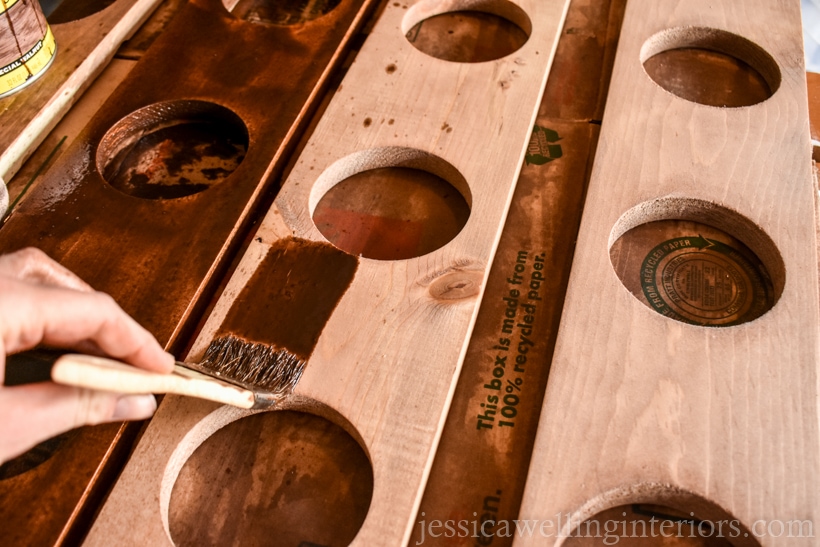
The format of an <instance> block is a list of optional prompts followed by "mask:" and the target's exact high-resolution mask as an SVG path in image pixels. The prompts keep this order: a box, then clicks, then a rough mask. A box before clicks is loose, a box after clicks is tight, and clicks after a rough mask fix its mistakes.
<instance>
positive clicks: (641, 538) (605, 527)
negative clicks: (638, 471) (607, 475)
mask: <svg viewBox="0 0 820 547" xmlns="http://www.w3.org/2000/svg"><path fill="white" fill-rule="evenodd" d="M744 534H745V535H744ZM733 540H734V541H733ZM735 541H737V543H735ZM562 545H564V546H565V547H599V546H603V545H619V546H622V547H657V546H659V545H670V546H674V547H732V546H734V545H738V546H740V545H755V546H759V545H760V544H759V543H758V542H757V541H755V540H754V538H753V537H752V533H751V532H750V531H749V530H748V529H747V528H746V527H745V526H743V525H742V524H741V523H740V522H739V521H738V520H736V519H732V518H730V517H728V516H727V515H720V516H717V517H713V518H709V517H702V516H700V515H699V513H698V512H695V511H681V510H677V509H673V508H671V507H668V506H665V505H655V504H633V505H622V506H619V507H613V508H612V509H607V510H606V511H602V512H600V513H598V514H597V515H595V516H594V517H591V518H589V519H587V520H585V521H584V522H582V523H581V524H580V525H579V526H578V527H577V528H576V529H575V530H573V531H572V532H571V533H570V536H569V538H567V540H566V541H564V543H562Z"/></svg>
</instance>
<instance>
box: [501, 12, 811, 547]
mask: <svg viewBox="0 0 820 547" xmlns="http://www.w3.org/2000/svg"><path fill="white" fill-rule="evenodd" d="M692 27H695V28H698V27H708V28H716V29H723V30H725V31H728V32H731V33H733V34H735V35H739V36H743V37H745V38H747V39H748V40H751V41H752V42H754V43H755V44H757V45H759V46H760V47H762V48H763V49H764V50H765V51H766V52H768V54H769V55H771V56H772V58H773V59H774V60H775V61H776V63H777V65H778V67H779V72H780V76H781V80H780V86H779V89H777V91H776V92H775V93H774V95H773V96H772V97H770V98H769V99H767V100H765V101H764V102H761V103H758V104H755V105H753V106H749V107H743V108H716V107H710V106H703V105H700V104H697V103H693V102H689V101H686V100H683V99H681V98H679V97H676V96H674V95H672V94H670V93H668V92H667V91H665V90H663V89H662V88H660V87H659V86H657V85H656V84H655V83H654V82H653V81H652V80H651V79H649V78H648V77H647V75H646V73H645V72H644V69H643V67H642V64H641V48H642V46H643V45H644V44H645V43H646V41H647V40H648V39H649V38H650V37H652V36H653V35H655V34H656V33H658V32H662V31H665V30H666V29H669V28H682V29H689V28H692ZM800 28H801V27H800V11H799V6H798V3H797V2H794V3H788V4H787V3H783V2H749V3H744V4H743V5H742V6H741V5H739V4H736V3H730V2H665V3H663V4H658V3H654V2H645V1H634V2H630V3H629V5H628V7H627V12H626V16H625V21H624V27H623V31H622V34H621V38H620V45H619V50H618V56H617V59H616V62H615V68H614V71H613V80H612V83H611V87H610V92H609V96H608V101H607V106H606V112H605V115H604V120H603V126H602V133H601V140H600V144H599V149H598V150H599V152H598V155H597V157H596V162H595V167H594V171H593V175H592V179H591V181H590V188H589V194H588V196H587V200H586V205H585V211H584V217H583V220H582V224H581V230H580V234H579V239H578V245H577V248H576V256H575V261H574V263H573V270H572V274H571V277H570V284H569V289H568V294H567V300H566V304H565V308H564V315H563V317H562V326H561V330H560V332H559V337H558V341H557V346H556V354H555V358H554V360H553V365H552V372H551V377H550V381H549V383H548V386H547V393H546V396H545V404H544V407H543V410H542V415H541V420H540V425H539V431H538V436H537V438H536V443H535V449H534V451H533V457H532V464H531V466H530V471H529V476H528V482H527V488H526V491H525V495H524V502H523V505H522V512H521V518H524V519H537V520H540V521H543V520H546V519H552V521H553V522H555V519H556V516H557V515H559V514H561V515H564V520H563V524H562V525H561V527H559V529H553V532H554V533H557V532H561V533H564V534H567V533H569V532H571V530H572V529H573V528H574V527H575V526H576V525H577V524H578V523H580V522H581V521H584V520H585V519H587V518H589V517H591V516H593V515H595V514H597V513H598V512H600V511H603V510H606V509H609V508H612V507H616V506H620V505H623V504H631V503H654V504H660V505H666V506H669V507H672V508H674V509H676V510H679V511H682V512H685V513H689V512H690V511H691V512H693V513H694V514H695V516H696V517H697V518H699V519H711V520H713V521H714V520H715V519H720V518H722V517H725V516H726V515H729V518H731V519H737V522H739V523H740V524H742V525H743V526H745V527H747V528H748V529H751V528H752V526H753V525H754V523H755V522H757V521H759V520H763V521H766V522H773V521H775V520H780V521H782V522H784V523H785V522H789V521H793V520H794V521H796V520H800V521H803V520H810V521H812V522H814V523H815V524H816V523H817V522H818V510H817V508H818V507H820V504H818V499H817V496H818V492H820V489H818V456H820V454H818V450H817V446H818V424H817V419H818V414H817V362H818V355H817V349H818V345H817V321H818V309H817V298H818V296H817V295H818V290H817V273H816V272H817V266H816V264H817V256H816V251H815V249H816V245H815V233H814V232H815V230H814V211H813V203H814V199H813V195H812V179H811V162H810V147H809V142H810V141H809V134H808V127H809V125H808V113H807V111H806V103H807V101H806V95H805V94H806V91H805V89H806V82H805V72H804V67H803V64H802V53H801V44H800V41H799V40H800V38H799V37H800ZM785 113H788V115H786V114H785ZM664 218H666V219H673V220H675V219H678V220H690V221H699V222H703V223H705V224H708V225H711V226H714V227H716V228H719V229H722V230H725V231H727V232H729V233H730V234H732V235H733V236H735V237H737V238H739V239H741V240H742V241H743V242H744V243H745V244H747V245H748V246H749V247H750V248H752V250H753V251H754V252H755V254H757V255H758V256H760V257H761V258H763V256H762V255H763V254H767V253H765V252H764V251H763V248H764V247H765V245H763V244H762V242H761V239H760V238H759V237H758V236H757V235H756V234H755V229H756V227H759V228H760V229H762V230H763V231H764V232H765V233H766V234H767V235H768V237H770V238H771V239H772V241H773V242H774V245H775V246H776V248H777V250H778V251H777V254H779V256H780V257H781V258H782V261H783V264H784V266H783V269H782V270H781V271H780V272H776V273H773V275H772V277H773V279H774V281H775V285H776V286H777V284H778V283H779V284H780V287H781V288H780V289H779V290H778V291H779V300H778V301H777V303H776V304H775V306H774V308H772V309H771V310H770V311H769V312H768V313H766V314H765V315H763V316H762V317H760V318H759V319H757V320H755V321H751V322H749V323H745V324H743V325H739V326H735V327H726V328H719V329H718V328H708V327H697V326H692V325H686V324H683V323H680V322H677V321H673V320H670V319H668V318H665V317H663V316H661V315H659V314H657V313H655V312H654V311H653V310H651V309H649V308H648V307H647V306H645V305H643V304H642V303H640V302H639V301H638V300H637V299H636V298H635V297H634V296H633V295H632V294H631V293H630V292H629V291H628V290H626V289H625V287H624V286H623V285H622V284H621V282H620V281H619V279H618V277H617V275H616V274H615V272H614V270H613V266H612V263H611V262H610V259H609V249H610V246H611V245H612V243H613V242H614V241H615V240H616V239H617V238H618V236H620V235H621V234H622V233H623V232H624V231H626V230H628V229H629V228H631V227H633V226H634V225H636V224H641V223H643V222H649V221H653V220H661V219H664ZM741 218H745V219H747V221H740V220H739V219H741ZM769 254H770V255H771V253H769ZM770 258H771V256H770ZM764 261H765V259H764ZM775 262H776V260H775ZM567 516H568V517H569V519H570V522H569V523H567V521H566V518H567ZM757 530H758V531H759V530H760V526H759V525H758V528H757ZM731 541H732V542H733V544H735V545H756V544H760V545H812V544H814V543H815V541H816V540H814V539H810V538H807V537H803V538H799V537H791V538H785V537H773V535H766V536H765V537H752V536H749V537H743V536H742V534H741V536H740V537H738V538H733V539H732V540H731ZM559 543H561V541H560V540H559V539H558V538H557V537H556V535H553V536H551V537H549V538H542V537H538V534H534V535H531V536H529V537H520V538H518V540H517V542H516V544H517V545H544V544H559Z"/></svg>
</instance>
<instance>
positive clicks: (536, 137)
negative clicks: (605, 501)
mask: <svg viewBox="0 0 820 547" xmlns="http://www.w3.org/2000/svg"><path fill="white" fill-rule="evenodd" d="M560 140H561V137H559V136H558V132H556V131H553V130H552V129H547V128H546V127H539V126H537V125H536V126H533V128H532V137H530V144H529V145H528V146H527V155H526V156H524V160H526V162H527V165H530V164H535V165H544V164H545V163H549V162H551V161H552V160H557V159H558V158H560V157H561V156H563V155H564V152H563V151H562V150H561V145H560V144H554V143H557V142H558V141H560Z"/></svg>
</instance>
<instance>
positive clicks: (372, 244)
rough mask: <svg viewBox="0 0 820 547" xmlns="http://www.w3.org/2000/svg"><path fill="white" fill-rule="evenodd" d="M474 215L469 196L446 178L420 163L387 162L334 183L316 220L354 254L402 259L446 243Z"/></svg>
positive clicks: (333, 239) (325, 232)
mask: <svg viewBox="0 0 820 547" xmlns="http://www.w3.org/2000/svg"><path fill="white" fill-rule="evenodd" d="M469 216H470V207H469V205H468V204H467V201H466V200H465V199H464V196H463V195H462V194H461V193H460V192H459V191H458V190H457V189H456V188H455V187H453V186H452V185H451V184H450V183H449V182H447V181H446V180H444V179H443V178H441V177H439V176H437V175H434V174H432V173H429V172H427V171H423V170H421V169H414V168H407V167H382V168H377V169H370V170H368V171H363V172H361V173H357V174H355V175H353V176H351V177H348V178H346V179H345V180H343V181H341V182H340V183H338V184H336V185H335V186H333V187H332V188H331V189H330V190H329V191H328V192H327V193H325V195H324V196H323V197H322V198H321V200H319V203H318V204H317V206H316V209H315V211H314V213H313V222H314V223H315V224H316V227H317V228H318V229H319V231H320V232H322V234H323V235H324V236H325V237H326V238H327V239H328V241H330V242H331V243H333V244H334V245H335V246H336V247H338V248H340V249H342V250H344V251H347V252H348V253H350V254H353V255H357V256H364V257H366V258H373V259H377V260H401V259H406V258H413V257H416V256H421V255H424V254H427V253H429V252H432V251H435V250H436V249H438V248H440V247H443V246H444V245H446V244H447V243H448V242H450V241H451V240H452V239H453V238H454V237H456V235H458V233H459V232H460V231H461V229H462V228H463V227H464V225H465V224H466V223H467V219H468V217H469Z"/></svg>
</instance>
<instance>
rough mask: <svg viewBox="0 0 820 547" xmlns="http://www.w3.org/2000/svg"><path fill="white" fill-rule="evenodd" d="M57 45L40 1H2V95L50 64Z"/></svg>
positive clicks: (0, 42) (35, 76)
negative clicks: (41, 8)
mask: <svg viewBox="0 0 820 547" xmlns="http://www.w3.org/2000/svg"><path fill="white" fill-rule="evenodd" d="M55 50H56V44H55V42H54V34H53V33H52V32H51V28H50V27H49V26H48V23H47V22H46V19H45V17H44V16H43V12H42V11H41V10H40V4H39V2H37V0H0V97H3V96H5V95H7V94H9V93H12V92H14V91H17V90H18V89H21V88H23V87H25V86H26V85H27V84H29V83H31V82H32V81H33V80H34V79H36V78H37V77H38V76H39V75H40V74H42V73H43V72H44V71H45V69H46V68H47V67H48V66H49V64H50V63H51V61H52V59H53V58H54V52H55Z"/></svg>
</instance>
